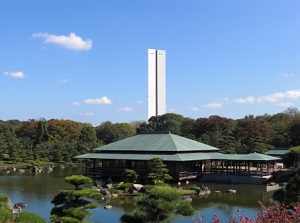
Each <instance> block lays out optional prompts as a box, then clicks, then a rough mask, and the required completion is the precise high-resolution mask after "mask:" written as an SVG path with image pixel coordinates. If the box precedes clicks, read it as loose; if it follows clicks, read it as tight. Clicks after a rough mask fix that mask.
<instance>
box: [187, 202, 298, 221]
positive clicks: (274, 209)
mask: <svg viewBox="0 0 300 223" xmlns="http://www.w3.org/2000/svg"><path fill="white" fill-rule="evenodd" d="M259 204H260V207H261V213H258V215H257V216H256V217H255V218H253V219H250V218H247V217H245V216H242V215H240V216H239V219H237V217H236V216H235V215H233V216H231V217H230V218H229V223H299V222H300V203H299V202H298V203H296V204H294V205H293V206H292V207H291V208H288V207H286V206H285V205H282V204H279V203H275V204H274V205H273V206H264V205H263V204H262V203H261V202H259ZM237 212H239V210H237ZM202 219H203V216H201V217H200V211H199V218H198V219H194V220H193V221H192V223H203V222H202ZM212 223H221V220H220V219H219V216H218V214H215V215H214V216H213V218H212Z"/></svg>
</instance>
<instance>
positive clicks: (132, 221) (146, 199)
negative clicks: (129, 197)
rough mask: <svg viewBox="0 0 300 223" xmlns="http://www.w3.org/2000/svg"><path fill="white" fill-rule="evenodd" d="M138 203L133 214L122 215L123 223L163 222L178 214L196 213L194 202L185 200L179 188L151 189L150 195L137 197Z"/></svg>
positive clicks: (188, 214) (189, 214)
mask: <svg viewBox="0 0 300 223" xmlns="http://www.w3.org/2000/svg"><path fill="white" fill-rule="evenodd" d="M136 205H137V208H136V209H135V211H134V213H133V215H129V214H125V215H123V216H122V217H121V219H120V220H121V222H122V223H146V222H147V223H150V222H159V223H162V222H168V219H169V218H170V217H173V216H175V215H178V214H181V215H184V216H191V215H193V214H194V209H193V207H192V204H191V203H190V202H189V201H185V200H183V199H182V197H181V195H180V193H179V192H178V190H177V189H174V188H171V187H160V186H159V187H155V188H153V189H151V190H150V192H149V195H147V196H139V197H137V198H136Z"/></svg>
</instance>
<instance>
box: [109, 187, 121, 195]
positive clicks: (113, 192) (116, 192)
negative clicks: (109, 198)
mask: <svg viewBox="0 0 300 223" xmlns="http://www.w3.org/2000/svg"><path fill="white" fill-rule="evenodd" d="M109 192H110V193H112V194H119V193H120V191H119V190H118V189H116V188H111V189H110V190H109Z"/></svg>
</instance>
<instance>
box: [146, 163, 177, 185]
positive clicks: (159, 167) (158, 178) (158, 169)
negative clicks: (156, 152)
mask: <svg viewBox="0 0 300 223" xmlns="http://www.w3.org/2000/svg"><path fill="white" fill-rule="evenodd" d="M166 166H167V165H166V164H164V163H163V161H162V159H160V158H153V159H151V160H150V161H149V167H148V173H149V174H148V179H149V180H150V181H151V182H152V183H153V184H164V183H165V182H166V181H167V180H172V177H171V176H170V175H169V174H168V173H169V170H168V169H167V168H166Z"/></svg>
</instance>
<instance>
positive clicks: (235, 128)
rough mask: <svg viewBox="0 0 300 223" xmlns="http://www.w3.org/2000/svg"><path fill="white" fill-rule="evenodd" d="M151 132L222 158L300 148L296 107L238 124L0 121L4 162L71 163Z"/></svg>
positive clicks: (172, 118) (178, 119) (173, 118)
mask: <svg viewBox="0 0 300 223" xmlns="http://www.w3.org/2000/svg"><path fill="white" fill-rule="evenodd" d="M149 131H170V132H171V133H173V134H176V135H180V136H183V137H186V138H190V139H193V140H197V141H199V142H202V143H205V144H208V145H211V146H214V147H217V148H219V149H220V152H222V153H240V154H245V153H251V152H260V153H264V152H266V151H268V150H270V149H273V148H291V147H295V146H299V145H300V112H299V110H298V109H297V108H295V107H292V108H288V109H286V110H285V111H284V112H282V113H278V114H275V115H268V114H265V115H262V116H256V117H254V116H253V115H247V116H245V117H244V118H242V119H237V120H234V119H230V118H225V117H220V116H216V115H213V116H210V117H209V118H197V119H191V118H187V117H183V116H182V115H180V114H173V113H168V114H165V115H161V116H156V117H154V116H153V117H151V118H150V119H149V120H148V122H145V121H134V122H130V123H112V122H110V121H106V122H103V123H101V124H100V125H99V126H96V127H94V126H92V125H91V124H89V123H81V122H76V121H72V120H59V119H51V120H45V119H39V120H34V119H30V120H28V121H19V120H8V121H1V120H0V156H1V157H0V159H1V160H10V161H13V162H17V161H24V162H29V161H32V160H41V161H52V162H69V161H71V160H72V157H74V156H76V155H80V154H84V153H87V152H91V151H92V150H93V149H94V148H96V147H99V146H102V145H105V144H108V143H112V142H115V141H118V140H121V139H125V138H128V137H131V136H134V135H136V134H139V133H141V132H149Z"/></svg>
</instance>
